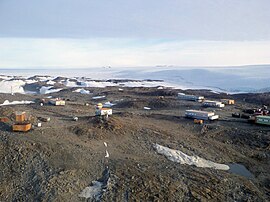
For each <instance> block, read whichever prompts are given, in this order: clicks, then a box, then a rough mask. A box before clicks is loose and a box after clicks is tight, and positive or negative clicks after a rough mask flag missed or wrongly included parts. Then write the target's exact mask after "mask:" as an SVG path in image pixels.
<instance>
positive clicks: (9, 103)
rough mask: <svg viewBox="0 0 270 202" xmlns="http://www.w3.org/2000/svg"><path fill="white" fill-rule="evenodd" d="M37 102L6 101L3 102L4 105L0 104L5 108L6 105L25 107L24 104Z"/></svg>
mask: <svg viewBox="0 0 270 202" xmlns="http://www.w3.org/2000/svg"><path fill="white" fill-rule="evenodd" d="M33 103H35V102H33V101H27V100H22V101H12V102H10V101H8V100H6V101H5V102H3V104H0V106H5V105H24V104H33Z"/></svg>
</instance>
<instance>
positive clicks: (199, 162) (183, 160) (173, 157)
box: [154, 144, 230, 170]
mask: <svg viewBox="0 0 270 202" xmlns="http://www.w3.org/2000/svg"><path fill="white" fill-rule="evenodd" d="M154 148H155V149H156V151H157V152H158V153H159V154H162V155H164V156H166V157H167V159H169V160H170V161H173V162H177V163H180V164H187V165H195V166H196V167H201V168H214V169H217V170H229V169H230V167H229V166H228V165H225V164H220V163H215V162H213V161H209V160H206V159H203V158H200V157H198V156H188V155H187V154H185V153H183V152H181V151H179V150H174V149H170V148H168V147H164V146H161V145H159V144H155V145H154Z"/></svg>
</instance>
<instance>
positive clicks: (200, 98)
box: [177, 93, 204, 102]
mask: <svg viewBox="0 0 270 202" xmlns="http://www.w3.org/2000/svg"><path fill="white" fill-rule="evenodd" d="M177 98H178V99H180V100H189V101H196V102H202V101H203V100H204V97H203V96H196V95H186V94H184V93H178V95H177Z"/></svg>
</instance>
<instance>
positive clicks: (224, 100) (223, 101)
mask: <svg viewBox="0 0 270 202" xmlns="http://www.w3.org/2000/svg"><path fill="white" fill-rule="evenodd" d="M221 102H222V103H223V104H226V105H234V104H235V100H232V99H221Z"/></svg>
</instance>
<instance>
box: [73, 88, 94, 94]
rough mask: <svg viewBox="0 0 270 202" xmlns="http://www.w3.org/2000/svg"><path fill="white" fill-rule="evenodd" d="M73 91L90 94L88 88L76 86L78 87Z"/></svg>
mask: <svg viewBox="0 0 270 202" xmlns="http://www.w3.org/2000/svg"><path fill="white" fill-rule="evenodd" d="M73 92H75V93H81V94H90V91H89V90H85V89H83V88H78V89H76V90H74V91H73Z"/></svg>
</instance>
